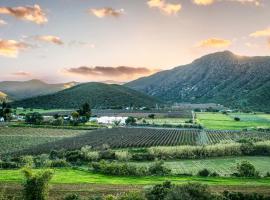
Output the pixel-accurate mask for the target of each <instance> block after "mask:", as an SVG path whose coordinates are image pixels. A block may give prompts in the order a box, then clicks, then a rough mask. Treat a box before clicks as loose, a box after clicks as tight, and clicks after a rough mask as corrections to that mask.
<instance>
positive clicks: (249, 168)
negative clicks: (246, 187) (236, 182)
mask: <svg viewBox="0 0 270 200" xmlns="http://www.w3.org/2000/svg"><path fill="white" fill-rule="evenodd" d="M234 175H236V176H239V177H258V176H259V173H258V172H257V171H256V169H255V167H254V165H252V164H251V163H249V162H248V161H243V162H241V163H240V164H237V173H235V174H234Z"/></svg>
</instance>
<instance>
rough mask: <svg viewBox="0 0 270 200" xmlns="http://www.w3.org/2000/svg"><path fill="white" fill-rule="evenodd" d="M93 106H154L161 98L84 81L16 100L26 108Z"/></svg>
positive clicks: (121, 87)
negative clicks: (87, 104)
mask: <svg viewBox="0 0 270 200" xmlns="http://www.w3.org/2000/svg"><path fill="white" fill-rule="evenodd" d="M86 102H87V103H89V104H90V106H91V107H92V108H111V107H119V106H122V107H127V106H136V107H140V106H149V107H153V106H155V105H156V103H160V101H159V100H157V99H155V98H154V97H151V96H148V95H146V94H143V93H141V92H138V91H136V90H133V89H130V88H128V87H124V86H121V85H115V84H104V83H97V82H92V83H82V84H79V85H76V86H74V87H71V88H69V89H65V90H62V91H59V92H57V93H54V94H49V95H44V96H37V97H33V98H28V99H24V100H21V101H16V102H14V103H13V106H14V107H25V108H47V109H53V108H68V109H69V108H71V109H74V108H79V107H80V106H81V105H82V104H83V103H86Z"/></svg>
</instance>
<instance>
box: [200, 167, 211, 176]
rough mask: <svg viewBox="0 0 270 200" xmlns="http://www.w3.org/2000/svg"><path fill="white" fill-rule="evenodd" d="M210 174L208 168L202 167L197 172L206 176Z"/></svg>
mask: <svg viewBox="0 0 270 200" xmlns="http://www.w3.org/2000/svg"><path fill="white" fill-rule="evenodd" d="M209 175H210V171H209V170H208V169H202V170H200V171H199V172H198V176H203V177H207V176H209Z"/></svg>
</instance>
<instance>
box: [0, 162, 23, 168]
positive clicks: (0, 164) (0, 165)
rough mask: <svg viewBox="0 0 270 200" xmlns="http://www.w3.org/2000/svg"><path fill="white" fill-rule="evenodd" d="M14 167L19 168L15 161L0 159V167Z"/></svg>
mask: <svg viewBox="0 0 270 200" xmlns="http://www.w3.org/2000/svg"><path fill="white" fill-rule="evenodd" d="M16 168H19V164H18V163H16V162H9V161H8V162H4V161H0V169H16Z"/></svg>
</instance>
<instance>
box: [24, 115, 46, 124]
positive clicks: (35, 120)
mask: <svg viewBox="0 0 270 200" xmlns="http://www.w3.org/2000/svg"><path fill="white" fill-rule="evenodd" d="M25 122H26V123H28V124H35V125H40V124H42V122H43V116H42V115H41V114H40V113H38V112H34V113H28V114H26V116H25Z"/></svg>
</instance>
